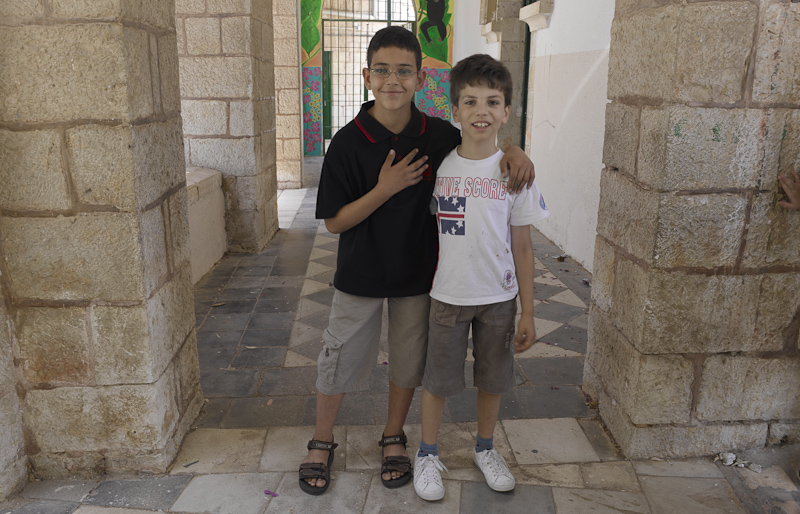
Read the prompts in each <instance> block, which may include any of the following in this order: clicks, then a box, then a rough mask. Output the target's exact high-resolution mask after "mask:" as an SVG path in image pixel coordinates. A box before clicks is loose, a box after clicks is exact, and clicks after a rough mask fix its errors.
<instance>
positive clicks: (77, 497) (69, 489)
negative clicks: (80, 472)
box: [20, 480, 100, 503]
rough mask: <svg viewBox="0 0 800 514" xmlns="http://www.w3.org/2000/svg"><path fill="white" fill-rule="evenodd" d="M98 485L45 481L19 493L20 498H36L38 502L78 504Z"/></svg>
mask: <svg viewBox="0 0 800 514" xmlns="http://www.w3.org/2000/svg"><path fill="white" fill-rule="evenodd" d="M99 483H100V481H99V480H46V481H44V482H31V483H30V484H28V485H27V486H25V490H24V491H22V493H20V496H22V497H23V498H36V499H38V500H56V501H62V502H76V503H80V502H81V500H83V499H84V498H85V497H86V495H88V494H89V493H90V492H91V491H92V489H94V488H95V487H97V485H98V484H99Z"/></svg>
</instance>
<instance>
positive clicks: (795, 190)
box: [778, 171, 800, 210]
mask: <svg viewBox="0 0 800 514" xmlns="http://www.w3.org/2000/svg"><path fill="white" fill-rule="evenodd" d="M778 180H780V181H781V187H782V188H783V190H784V191H785V192H786V196H788V197H789V201H788V202H778V205H780V206H781V207H783V208H785V209H793V210H800V176H798V175H797V172H796V171H793V172H792V174H791V175H790V176H781V177H778Z"/></svg>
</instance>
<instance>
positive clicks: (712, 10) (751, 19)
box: [584, 0, 800, 458]
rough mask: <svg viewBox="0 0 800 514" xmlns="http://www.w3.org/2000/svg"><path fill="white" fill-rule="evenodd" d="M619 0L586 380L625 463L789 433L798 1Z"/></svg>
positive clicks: (796, 317) (798, 219)
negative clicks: (784, 203)
mask: <svg viewBox="0 0 800 514" xmlns="http://www.w3.org/2000/svg"><path fill="white" fill-rule="evenodd" d="M654 5H655V4H653V2H649V1H647V0H642V1H637V0H625V1H618V2H617V6H616V7H617V11H616V15H615V19H614V23H613V28H612V31H611V50H610V59H609V82H608V95H609V98H610V99H611V100H612V103H611V104H609V106H608V108H607V112H606V133H605V147H604V162H605V166H606V168H605V169H604V171H603V175H602V179H601V193H600V208H599V219H598V226H597V233H598V235H597V244H596V251H595V257H594V270H595V272H594V279H593V287H592V294H593V298H594V303H593V305H592V307H591V315H590V323H589V350H588V353H587V357H586V366H585V374H584V383H585V384H586V386H587V387H588V388H589V390H590V392H591V394H592V395H594V396H595V397H596V398H598V400H599V405H600V414H601V416H602V418H603V420H604V421H605V423H606V424H607V426H608V427H609V429H610V430H611V432H612V433H613V434H614V437H615V438H616V440H617V442H618V443H619V444H620V445H621V447H622V449H623V451H624V452H625V454H626V455H627V456H628V457H631V458H648V457H654V456H655V457H681V456H690V455H703V454H711V453H714V452H717V451H721V450H728V449H734V448H743V447H754V446H763V445H764V444H766V443H767V442H771V443H776V442H780V441H790V442H797V441H798V435H800V352H799V348H798V344H800V341H799V336H798V332H799V330H800V244H798V241H800V213H798V212H789V211H786V210H784V209H782V208H780V207H778V206H776V203H777V201H778V200H780V199H781V198H782V196H783V193H782V191H781V190H780V186H779V185H778V182H777V176H778V175H780V174H787V173H788V172H790V171H792V170H796V169H798V168H797V167H798V163H800V87H798V86H800V82H798V75H797V71H796V70H797V69H798V67H800V46H798V39H797V37H796V35H797V34H798V33H800V4H798V3H796V2H792V3H790V2H786V1H774V0H765V1H762V2H760V3H758V4H757V3H753V2H750V1H736V0H732V1H724V2H720V1H716V2H692V3H688V4H686V3H685V2H681V1H677V0H676V1H669V2H659V3H658V6H654Z"/></svg>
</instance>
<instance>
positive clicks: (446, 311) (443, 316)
mask: <svg viewBox="0 0 800 514" xmlns="http://www.w3.org/2000/svg"><path fill="white" fill-rule="evenodd" d="M459 313H461V307H459V306H457V305H450V304H448V303H444V302H440V301H439V300H436V299H435V298H431V316H430V321H432V322H433V323H436V324H437V325H441V326H443V327H449V328H453V327H454V326H456V321H457V320H458V315H459Z"/></svg>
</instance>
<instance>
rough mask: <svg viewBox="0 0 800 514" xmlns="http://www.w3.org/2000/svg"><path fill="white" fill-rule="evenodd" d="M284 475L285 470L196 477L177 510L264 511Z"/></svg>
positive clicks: (230, 513) (217, 513) (231, 513)
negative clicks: (270, 492)
mask: <svg viewBox="0 0 800 514" xmlns="http://www.w3.org/2000/svg"><path fill="white" fill-rule="evenodd" d="M281 478H283V474H282V473H239V474H235V475H225V474H221V475H220V474H218V475H205V476H200V477H195V478H194V479H193V480H192V481H191V482H190V483H189V485H187V486H186V489H184V490H183V493H182V494H181V495H180V497H179V498H178V501H176V502H175V504H174V505H173V506H172V509H171V510H173V511H176V512H196V513H206V512H213V513H214V514H261V513H262V512H264V509H265V508H266V506H267V504H268V503H269V502H270V501H271V500H272V498H273V496H272V495H271V494H268V493H265V491H273V492H274V490H275V489H277V488H278V484H279V483H280V481H281Z"/></svg>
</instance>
